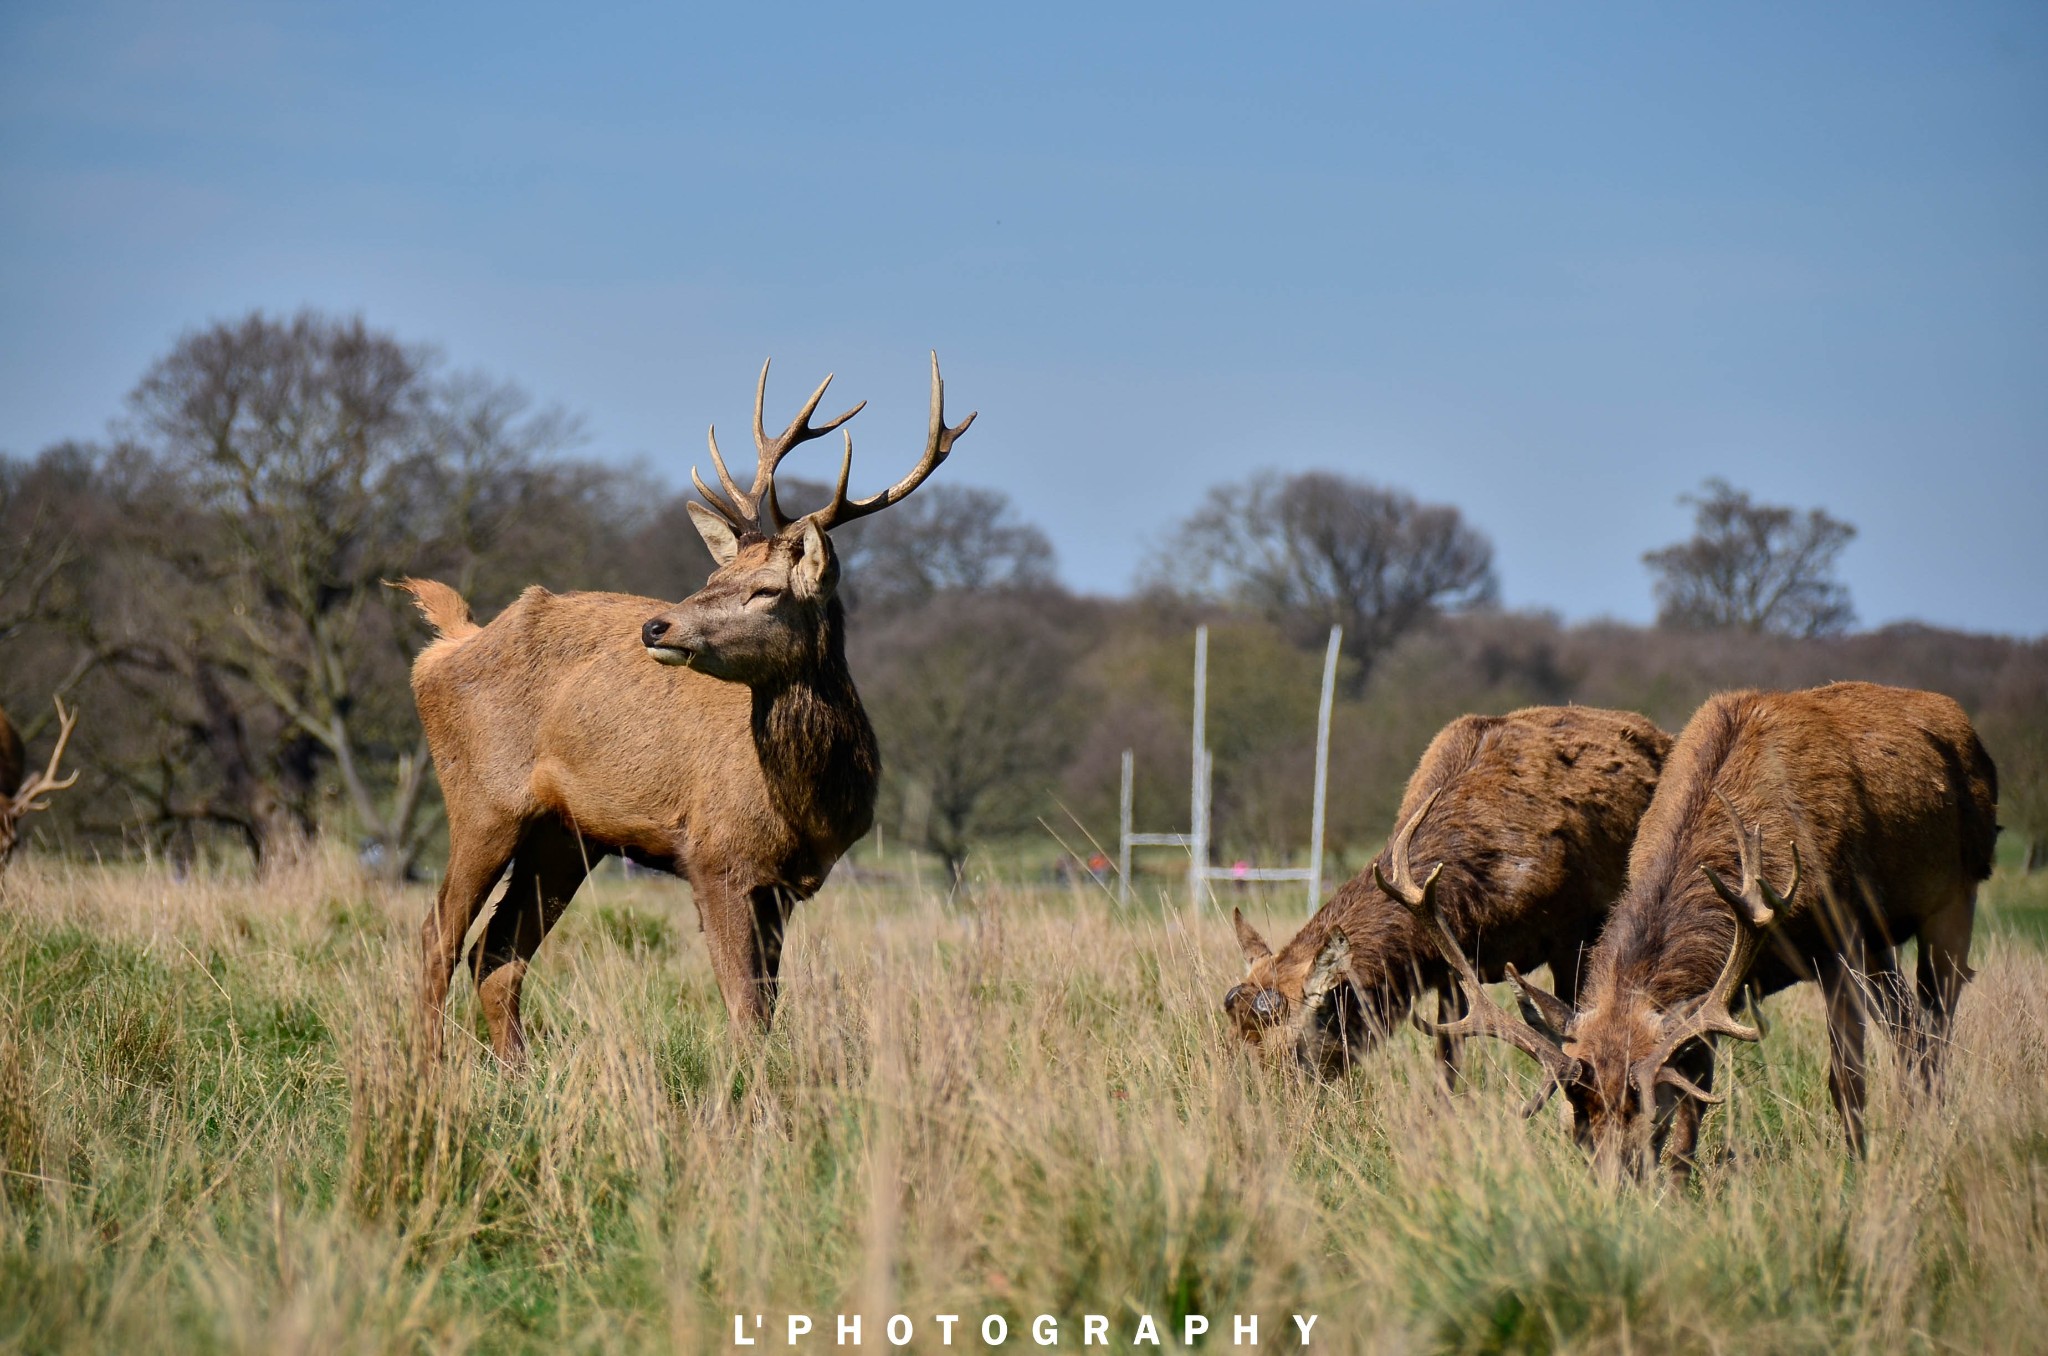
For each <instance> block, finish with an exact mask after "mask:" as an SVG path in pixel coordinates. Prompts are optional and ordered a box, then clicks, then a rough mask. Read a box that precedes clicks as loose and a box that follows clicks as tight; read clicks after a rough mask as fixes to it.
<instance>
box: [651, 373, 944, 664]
mask: <svg viewBox="0 0 2048 1356" xmlns="http://www.w3.org/2000/svg"><path fill="white" fill-rule="evenodd" d="M831 384H832V378H831V377H829V376H828V377H826V378H825V380H824V381H822V382H820V383H819V384H818V389H817V390H815V391H813V392H811V398H810V399H809V400H807V401H805V402H804V405H803V408H802V409H801V410H799V411H797V415H796V418H795V419H793V420H791V421H790V423H789V426H788V427H787V428H785V429H783V431H782V432H781V433H780V434H778V435H776V436H775V437H773V438H770V437H769V436H768V432H767V429H766V428H765V427H763V425H762V422H761V419H762V407H763V405H764V403H765V402H766V399H767V394H768V364H766V363H763V364H762V365H761V380H760V383H759V385H758V386H757V387H756V388H755V391H754V453H755V458H756V460H755V464H754V483H753V487H752V488H751V489H745V490H743V489H741V488H740V486H739V484H738V483H737V482H736V481H734V480H733V478H732V475H731V474H730V473H729V472H728V471H727V470H726V466H725V458H724V457H723V456H722V455H721V454H720V452H719V450H718V434H717V430H716V429H713V430H712V432H711V434H710V439H709V441H710V444H711V464H712V466H713V468H714V469H716V471H717V472H718V482H719V484H720V486H721V487H723V489H724V493H723V494H722V495H721V494H720V493H719V492H718V491H715V490H713V489H711V488H710V487H709V486H708V485H706V484H705V483H704V481H703V479H702V478H701V477H700V476H698V474H697V473H696V471H695V470H694V469H693V470H692V471H691V472H690V478H691V479H692V480H693V481H695V482H696V485H697V490H698V493H700V494H702V495H703V496H704V500H705V502H704V503H703V504H694V503H693V504H691V505H690V518H691V521H692V522H694V523H695V524H696V526H697V532H698V534H699V535H701V536H702V537H703V538H704V544H705V546H707V547H709V548H710V551H711V558H712V560H713V561H714V562H715V563H716V566H717V568H716V569H715V570H713V572H712V574H711V577H710V579H708V580H707V581H705V584H704V587H703V588H701V589H699V590H698V591H697V592H696V593H694V594H692V595H691V596H690V597H688V598H686V599H684V600H683V601H682V602H681V603H678V604H677V605H676V606H675V607H673V608H671V609H669V610H668V611H667V612H664V613H662V614H661V615H659V616H656V617H651V618H649V619H648V621H647V623H646V625H644V626H643V627H642V628H641V632H640V638H641V642H642V644H644V645H645V646H646V647H647V652H648V653H649V654H650V655H652V656H653V657H654V658H655V659H657V660H659V661H660V662H661V663H664V664H675V665H685V666H687V667H689V668H692V669H696V670H697V671H699V672H701V673H705V674H708V675H710V676H712V677H714V678H723V679H727V680H729V681H732V682H740V683H746V684H748V685H749V686H763V685H766V684H771V683H773V682H774V681H776V679H777V678H778V677H779V676H781V675H784V674H788V673H791V672H794V671H798V670H801V669H804V668H807V667H809V666H810V665H811V663H812V662H813V661H814V660H815V659H816V657H817V656H816V655H815V654H814V653H813V650H814V647H815V646H817V645H818V644H820V643H821V642H822V641H823V640H824V639H825V638H826V637H827V636H828V628H826V627H824V626H823V625H822V624H821V623H822V620H823V618H824V616H825V613H826V611H827V609H828V608H829V607H831V605H832V604H833V600H834V593H835V590H836V589H837V587H838V583H839V561H838V558H837V556H836V555H835V554H834V552H833V549H832V539H831V537H830V536H829V535H827V534H828V533H830V532H831V530H832V529H833V528H835V527H838V526H841V525H843V524H846V523H850V522H853V521H854V520H855V519H858V518H864V517H866V516H867V515H868V514H870V513H879V512H880V511H881V510H883V509H885V508H887V507H889V506H890V505H891V504H894V503H896V502H897V501H898V500H900V499H902V498H903V497H904V496H905V495H907V494H909V493H910V492H911V491H912V490H914V489H916V488H917V487H918V486H919V485H922V484H923V483H924V481H925V479H926V478H927V477H928V476H930V475H931V473H932V472H933V471H935V470H937V469H938V466H939V463H940V462H943V461H944V460H945V459H946V457H947V455H948V454H949V453H951V452H952V450H953V443H954V440H955V439H957V438H959V436H960V435H961V434H963V433H965V432H966V431H967V427H968V425H970V424H972V423H973V422H974V416H973V415H972V414H970V415H968V416H967V417H966V418H965V419H963V420H961V421H960V422H959V423H958V424H955V425H952V426H950V427H949V426H948V425H947V424H946V408H945V383H944V382H943V381H942V380H941V379H940V377H939V358H938V355H937V354H936V353H934V354H933V355H932V400H931V425H930V429H929V432H928V433H927V435H926V438H925V447H924V455H923V456H922V457H921V458H919V460H918V463H917V465H916V466H915V467H914V468H913V469H912V470H911V472H910V474H909V475H907V476H905V477H904V478H903V479H901V480H899V481H897V482H896V483H895V484H894V485H892V486H890V487H889V488H888V489H886V490H883V491H882V492H881V493H879V494H875V495H870V496H869V497H868V498H866V499H848V498H847V494H846V486H847V479H848V476H849V474H850V473H851V472H852V470H853V434H852V432H851V431H850V430H849V431H847V432H846V433H845V435H844V436H845V438H846V451H845V454H844V456H843V457H842V458H841V460H840V463H839V481H838V484H837V486H836V487H835V488H834V490H833V492H832V500H831V502H830V503H828V504H826V505H825V507H823V508H821V509H818V510H817V511H816V512H813V513H806V514H804V515H803V516H801V517H799V518H795V519H791V518H789V517H788V516H787V515H785V514H784V513H783V511H782V504H781V502H780V501H779V500H778V499H777V497H776V493H775V471H776V468H777V467H778V466H779V465H780V464H781V462H782V459H783V458H784V457H786V456H788V455H789V453H790V452H791V451H792V450H793V449H795V448H796V447H798V446H800V445H801V444H803V443H807V442H809V441H811V440H812V439H813V438H821V437H823V436H824V435H825V434H827V433H830V432H832V430H834V429H836V428H838V427H839V426H840V425H842V424H844V423H845V422H846V421H847V420H849V419H851V418H853V416H855V415H856V414H859V413H860V412H861V410H862V409H863V408H865V407H866V405H867V402H866V401H862V402H861V403H860V404H858V405H855V406H854V407H853V408H852V409H850V410H848V411H846V413H844V414H842V415H839V416H838V417H837V418H835V419H830V420H827V421H826V422H825V423H823V424H820V425H815V426H814V425H812V423H811V422H810V420H811V416H812V415H813V414H815V413H816V412H817V409H818V402H819V401H820V400H823V399H824V398H825V388H826V387H828V386H830V385H831Z"/></svg>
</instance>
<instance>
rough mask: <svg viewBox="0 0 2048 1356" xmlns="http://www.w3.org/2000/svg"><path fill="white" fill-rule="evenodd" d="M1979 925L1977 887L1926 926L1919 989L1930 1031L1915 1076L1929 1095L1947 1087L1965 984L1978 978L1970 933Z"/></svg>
mask: <svg viewBox="0 0 2048 1356" xmlns="http://www.w3.org/2000/svg"><path fill="white" fill-rule="evenodd" d="M1976 921H1977V890H1976V887H1975V886H1974V885H1971V886H1969V887H1967V888H1966V889H1965V890H1963V891H1962V892H1961V893H1960V895H1959V897H1958V898H1957V899H1956V900H1955V902H1954V903H1952V904H1950V905H1949V906H1948V907H1947V908H1945V909H1943V910H1942V911H1941V912H1939V913H1937V914H1935V915H1934V916H1933V917H1932V918H1929V919H1928V920H1927V921H1925V922H1923V923H1922V924H1921V925H1920V959H1919V963H1918V964H1917V965H1916V966H1915V974H1914V981H1915V983H1914V988H1915V989H1916V990H1917V993H1918V997H1919V1000H1920V1011H1921V1016H1922V1021H1923V1024H1924V1031H1923V1034H1922V1042H1923V1044H1922V1047H1921V1049H1920V1050H1919V1051H1918V1052H1917V1054H1918V1059H1917V1061H1916V1062H1917V1064H1918V1068H1917V1069H1916V1070H1915V1072H1916V1073H1917V1074H1918V1075H1919V1079H1920V1084H1921V1086H1922V1087H1924V1088H1926V1089H1927V1090H1929V1091H1934V1090H1936V1089H1938V1088H1939V1087H1940V1085H1941V1065H1942V1059H1943V1057H1944V1056H1945V1055H1946V1054H1947V1053H1948V1035H1949V1028H1950V1026H1951V1025H1952V1024H1953V1023H1954V1021H1955V1015H1956V1003H1957V1001H1958V1000H1959V999H1960V998H1961V997H1962V995H1963V985H1964V984H1966V983H1968V982H1969V980H1970V977H1971V976H1972V975H1973V974H1974V973H1975V972H1974V971H1972V970H1971V969H1970V934H1971V932H1972V931H1974V930H1975V927H1976Z"/></svg>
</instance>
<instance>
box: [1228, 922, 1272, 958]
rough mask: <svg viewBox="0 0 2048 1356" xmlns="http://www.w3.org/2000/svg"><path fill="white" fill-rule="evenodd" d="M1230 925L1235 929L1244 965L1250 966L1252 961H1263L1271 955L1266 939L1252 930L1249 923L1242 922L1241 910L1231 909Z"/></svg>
mask: <svg viewBox="0 0 2048 1356" xmlns="http://www.w3.org/2000/svg"><path fill="white" fill-rule="evenodd" d="M1230 925H1231V926H1232V927H1234V928H1236V929H1237V945H1238V948H1239V949H1240V950H1242V951H1243V952H1244V963H1245V964H1246V965H1250V964H1251V963H1252V962H1253V961H1257V960H1264V959H1265V958H1266V957H1268V956H1270V955H1272V954H1273V948H1272V947H1270V946H1267V945H1266V939H1265V938H1264V937H1261V936H1260V935H1259V934H1258V931H1257V929H1255V928H1253V927H1252V925H1251V924H1250V923H1247V922H1245V921H1244V910H1243V909H1232V910H1231V911H1230Z"/></svg>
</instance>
